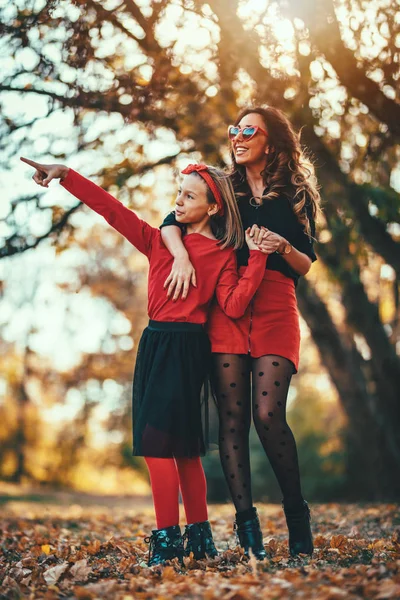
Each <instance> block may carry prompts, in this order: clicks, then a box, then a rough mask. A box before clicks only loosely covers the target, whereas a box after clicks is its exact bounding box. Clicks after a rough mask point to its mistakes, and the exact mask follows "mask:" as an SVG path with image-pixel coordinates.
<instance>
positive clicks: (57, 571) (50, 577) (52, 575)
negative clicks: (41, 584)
mask: <svg viewBox="0 0 400 600" xmlns="http://www.w3.org/2000/svg"><path fill="white" fill-rule="evenodd" d="M68 566H69V565H68V563H67V562H63V563H62V564H61V565H56V566H55V567H50V569H47V571H45V572H44V573H43V577H44V580H45V582H46V583H47V585H53V584H55V583H57V581H58V580H59V579H60V577H61V575H62V574H63V573H65V571H66V570H67V569H68Z"/></svg>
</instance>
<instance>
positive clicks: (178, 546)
mask: <svg viewBox="0 0 400 600" xmlns="http://www.w3.org/2000/svg"><path fill="white" fill-rule="evenodd" d="M144 541H145V542H146V544H149V558H148V562H147V564H148V566H149V567H153V566H154V565H163V564H164V563H165V562H166V561H167V560H172V559H173V558H179V562H180V563H181V564H183V555H184V548H183V538H182V534H181V528H180V527H179V525H172V526H171V527H165V528H164V529H153V531H152V535H151V536H150V537H147V538H145V539H144Z"/></svg>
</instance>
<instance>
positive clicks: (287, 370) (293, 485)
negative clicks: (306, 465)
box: [252, 355, 303, 509]
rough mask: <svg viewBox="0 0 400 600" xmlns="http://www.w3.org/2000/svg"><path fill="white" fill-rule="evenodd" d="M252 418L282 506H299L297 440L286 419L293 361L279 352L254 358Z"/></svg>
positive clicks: (300, 494) (300, 495)
mask: <svg viewBox="0 0 400 600" xmlns="http://www.w3.org/2000/svg"><path fill="white" fill-rule="evenodd" d="M252 370H253V419H254V424H255V427H256V430H257V433H258V437H259V438H260V441H261V443H262V445H263V447H264V450H265V452H266V454H267V456H268V459H269V461H270V463H271V466H272V468H273V470H274V473H275V475H276V478H277V480H278V483H279V485H280V488H281V490H282V494H283V500H284V505H285V508H289V509H290V508H295V507H298V506H302V504H303V497H302V493H301V487H300V473H299V463H298V458H297V448H296V442H295V439H294V437H293V433H292V431H291V429H290V427H289V425H288V424H287V421H286V401H287V395H288V391H289V385H290V380H291V377H292V374H293V365H292V363H291V362H290V361H289V360H287V359H286V358H282V357H281V356H273V355H268V356H262V357H261V358H257V359H253V362H252Z"/></svg>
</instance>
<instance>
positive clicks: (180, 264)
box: [164, 254, 197, 301]
mask: <svg viewBox="0 0 400 600" xmlns="http://www.w3.org/2000/svg"><path fill="white" fill-rule="evenodd" d="M190 284H192V285H194V287H197V283H196V271H195V269H194V267H193V265H192V263H191V262H190V260H189V256H188V255H187V254H186V255H185V256H183V255H182V256H180V257H176V258H175V260H174V262H173V265H172V269H171V273H170V274H169V275H168V277H167V279H166V280H165V283H164V288H166V287H167V286H168V290H167V297H168V298H170V297H171V295H172V294H173V296H172V300H173V301H175V300H178V298H179V295H180V293H181V292H182V300H185V299H186V298H187V295H188V293H189V286H190Z"/></svg>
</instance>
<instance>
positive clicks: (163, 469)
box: [145, 456, 179, 529]
mask: <svg viewBox="0 0 400 600" xmlns="http://www.w3.org/2000/svg"><path fill="white" fill-rule="evenodd" d="M145 461H146V465H147V468H148V470H149V474H150V482H151V491H152V493H153V502H154V510H155V513H156V521H157V529H165V528H166V527H171V526H172V525H178V524H179V480H178V471H177V468H176V464H175V461H174V459H173V458H153V457H149V456H146V457H145Z"/></svg>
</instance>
